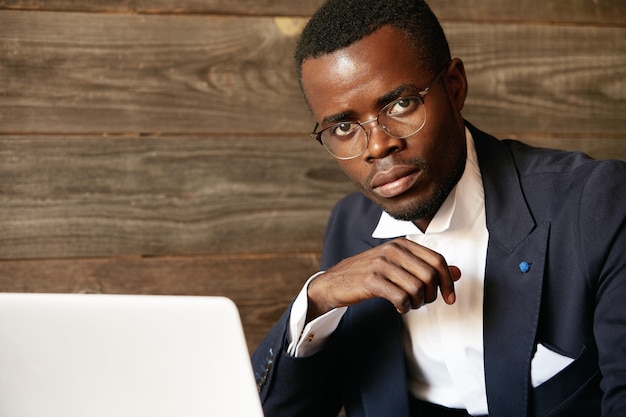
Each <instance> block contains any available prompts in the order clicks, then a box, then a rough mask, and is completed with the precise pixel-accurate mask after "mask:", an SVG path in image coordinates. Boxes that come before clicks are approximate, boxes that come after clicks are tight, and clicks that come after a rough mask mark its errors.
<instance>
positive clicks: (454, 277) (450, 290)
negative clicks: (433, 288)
mask: <svg viewBox="0 0 626 417" xmlns="http://www.w3.org/2000/svg"><path fill="white" fill-rule="evenodd" d="M448 271H449V274H450V278H451V280H450V281H448V280H444V281H443V282H442V283H441V284H440V285H439V288H440V290H441V296H442V297H443V300H444V301H445V302H446V304H454V303H455V302H456V292H455V290H454V283H455V282H456V281H458V280H459V279H461V270H460V269H459V268H458V267H456V266H452V265H450V266H448Z"/></svg>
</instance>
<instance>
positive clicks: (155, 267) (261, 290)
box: [0, 253, 319, 349]
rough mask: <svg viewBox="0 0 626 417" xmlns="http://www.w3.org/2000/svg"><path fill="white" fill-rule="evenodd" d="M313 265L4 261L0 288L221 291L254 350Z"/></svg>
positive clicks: (281, 261)
mask: <svg viewBox="0 0 626 417" xmlns="http://www.w3.org/2000/svg"><path fill="white" fill-rule="evenodd" d="M318 265H319V255H318V254H315V253H311V254H294V253H292V254H278V255H262V256H257V255H253V256H250V255H243V254H239V255H232V256H213V257H183V258H176V257H173V258H143V259H142V258H111V259H83V260H80V259H63V260H36V261H4V262H0V291H2V292H55V293H56V292H61V293H104V294H155V295H223V296H226V297H229V298H231V299H232V300H233V301H234V302H235V303H236V304H237V306H238V307H239V311H240V314H241V320H242V322H243V326H244V331H245V333H246V339H247V341H248V346H249V348H250V349H254V347H256V346H257V345H258V343H259V342H260V340H261V338H262V337H263V336H264V335H265V333H267V331H268V330H269V329H270V327H271V326H272V324H273V323H274V322H275V321H276V320H277V319H278V317H280V315H281V314H282V312H283V311H284V309H285V308H286V307H287V306H288V305H289V303H290V302H291V300H292V299H293V298H294V297H295V296H296V294H297V293H298V291H299V290H300V289H301V287H302V285H303V284H304V282H305V281H306V279H308V278H309V276H311V275H312V274H313V273H315V272H316V271H317V270H318Z"/></svg>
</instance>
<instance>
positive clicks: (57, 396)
mask: <svg viewBox="0 0 626 417" xmlns="http://www.w3.org/2000/svg"><path fill="white" fill-rule="evenodd" d="M0 416H3V417H100V416H102V417H105V416H106V417H125V416H128V417H131V416H132V417H143V416H146V417H148V416H149V417H159V416H163V417H166V416H167V417H171V416H176V417H185V416H189V417H192V416H194V417H195V416H203V417H222V416H235V417H262V416H263V413H262V410H261V405H260V400H259V395H258V392H257V389H256V385H255V382H254V377H253V374H252V367H251V363H250V357H249V352H248V349H247V346H246V341H245V338H244V333H243V329H242V326H241V321H240V317H239V313H238V310H237V307H236V306H235V304H234V303H233V302H232V301H231V300H229V299H227V298H224V297H201V296H160V295H158V296H157V295H155V296H152V295H104V294H15V293H0Z"/></svg>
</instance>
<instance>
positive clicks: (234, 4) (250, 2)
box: [0, 0, 626, 26]
mask: <svg viewBox="0 0 626 417" xmlns="http://www.w3.org/2000/svg"><path fill="white" fill-rule="evenodd" d="M322 3H323V0H300V1H297V2H296V1H293V0H237V1H228V2H227V1H223V0H184V1H176V0H143V1H142V0H104V1H97V2H93V1H84V0H83V1H80V0H0V8H7V9H15V10H57V11H82V12H115V13H185V14H194V13H215V14H234V15H255V16H260V15H265V16H310V15H311V14H312V13H313V12H314V11H315V10H317V8H318V7H319V6H320V5H321V4H322ZM428 4H429V5H430V6H431V8H432V9H433V11H434V12H435V13H436V14H437V16H438V17H439V19H441V20H444V21H445V20H463V21H479V22H493V21H516V22H524V21H526V22H554V23H574V22H575V23H587V24H589V23H592V24H615V25H618V26H623V25H624V23H625V22H626V3H624V2H623V1H622V0H602V1H583V0H577V1H563V0H519V1H510V0H466V1H459V0H430V1H428Z"/></svg>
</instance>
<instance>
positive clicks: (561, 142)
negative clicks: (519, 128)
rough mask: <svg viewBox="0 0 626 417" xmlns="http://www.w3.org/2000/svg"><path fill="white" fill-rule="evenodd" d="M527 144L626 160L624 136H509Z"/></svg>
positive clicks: (599, 157) (625, 139)
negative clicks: (574, 137) (573, 137)
mask: <svg viewBox="0 0 626 417" xmlns="http://www.w3.org/2000/svg"><path fill="white" fill-rule="evenodd" d="M511 138H512V139H519V140H521V141H522V142H525V143H528V144H529V145H534V146H539V147H543V148H555V149H564V150H568V151H580V152H584V153H586V154H588V155H590V156H592V157H593V158H596V159H621V160H622V161H626V137H625V138H611V139H607V138H578V139H571V138H558V137H554V138H546V137H533V136H528V137H511Z"/></svg>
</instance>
